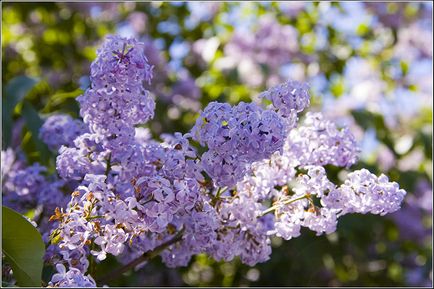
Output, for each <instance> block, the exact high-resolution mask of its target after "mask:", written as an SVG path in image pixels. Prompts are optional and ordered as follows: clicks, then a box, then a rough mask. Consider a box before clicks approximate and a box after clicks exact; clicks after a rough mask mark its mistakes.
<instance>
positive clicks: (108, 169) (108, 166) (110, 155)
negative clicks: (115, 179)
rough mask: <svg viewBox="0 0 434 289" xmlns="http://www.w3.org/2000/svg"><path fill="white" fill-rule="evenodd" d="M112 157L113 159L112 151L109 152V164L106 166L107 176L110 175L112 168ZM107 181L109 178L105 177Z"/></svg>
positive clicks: (105, 173)
mask: <svg viewBox="0 0 434 289" xmlns="http://www.w3.org/2000/svg"><path fill="white" fill-rule="evenodd" d="M111 159H112V153H109V156H108V159H107V165H106V167H105V172H104V175H106V177H108V174H109V172H110V170H111V168H112V166H111ZM105 182H106V183H107V178H106V179H105Z"/></svg>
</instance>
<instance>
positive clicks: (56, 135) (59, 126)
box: [39, 114, 87, 150]
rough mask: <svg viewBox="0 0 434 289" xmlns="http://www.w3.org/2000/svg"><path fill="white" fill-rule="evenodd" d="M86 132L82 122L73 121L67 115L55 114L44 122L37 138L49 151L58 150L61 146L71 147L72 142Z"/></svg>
mask: <svg viewBox="0 0 434 289" xmlns="http://www.w3.org/2000/svg"><path fill="white" fill-rule="evenodd" d="M86 130H87V128H86V126H85V125H84V124H83V122H81V121H79V120H74V119H72V117H71V116H69V115H65V114H56V115H52V116H50V117H49V118H47V120H46V121H45V122H44V124H43V125H42V127H41V129H40V131H39V138H40V139H41V140H42V141H44V142H45V143H46V144H47V145H48V147H50V148H51V149H53V150H58V149H59V148H60V147H61V146H62V145H64V146H67V147H70V146H73V145H74V140H75V139H76V138H77V137H78V136H80V135H82V134H83V133H85V132H86Z"/></svg>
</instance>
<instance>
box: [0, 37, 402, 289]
mask: <svg viewBox="0 0 434 289" xmlns="http://www.w3.org/2000/svg"><path fill="white" fill-rule="evenodd" d="M151 78H152V68H151V67H150V66H149V64H148V63H147V61H146V57H145V56H144V54H143V44H142V43H139V42H137V41H135V40H132V39H125V38H121V37H117V36H113V37H109V38H108V39H107V41H106V42H105V43H104V45H103V46H102V47H101V48H100V49H99V50H98V57H97V59H96V60H95V62H94V63H93V64H92V66H91V80H92V87H91V88H89V89H88V90H87V91H86V92H85V93H84V94H83V95H82V96H80V97H79V99H78V100H79V102H80V105H81V116H82V117H83V121H84V122H83V123H81V122H78V121H75V120H72V119H71V118H69V117H65V116H62V117H59V118H58V120H59V121H58V122H56V121H55V120H56V118H54V117H51V118H49V119H48V120H47V122H46V124H45V125H44V126H43V128H42V130H41V137H42V138H43V139H44V140H46V141H47V143H48V144H49V145H50V147H52V148H57V147H59V146H61V147H60V149H59V156H58V158H57V162H56V165H57V172H58V175H59V176H60V177H61V180H60V179H58V178H57V177H56V178H53V179H51V180H49V179H48V177H46V176H43V173H44V172H45V170H44V168H43V167H41V166H39V165H37V164H35V165H32V166H30V167H28V168H24V166H23V165H22V164H20V162H14V160H13V158H12V156H11V154H10V152H9V151H7V152H5V153H3V152H2V177H3V179H4V181H5V182H4V184H3V187H4V188H7V191H6V194H5V197H6V199H7V200H11V203H13V200H20V198H22V200H24V198H23V197H25V196H31V198H30V199H29V201H31V200H32V198H33V199H34V198H36V199H38V200H39V202H42V203H44V205H45V204H48V205H47V206H48V207H49V208H52V206H53V204H55V202H59V204H62V202H61V201H60V200H64V199H65V198H68V199H69V202H68V203H67V204H65V205H62V206H59V208H55V210H54V208H52V209H51V210H54V214H52V215H51V217H49V220H50V226H46V227H45V230H46V232H45V234H46V236H47V235H48V233H49V235H50V238H49V239H50V243H51V244H50V246H49V248H48V250H47V256H45V260H47V261H49V262H53V263H57V265H56V268H57V270H58V271H59V273H58V274H55V275H54V276H53V278H52V281H51V283H50V285H53V286H95V285H96V284H95V281H94V280H93V279H92V277H91V276H90V275H86V273H87V272H88V271H89V267H90V266H91V265H90V263H89V260H94V261H95V262H96V263H99V262H101V261H102V260H104V259H105V258H106V257H107V255H108V254H111V255H113V256H117V258H118V259H119V261H120V262H121V263H124V264H126V263H128V262H131V261H133V260H135V259H136V258H138V257H139V256H142V255H143V254H144V253H145V252H148V251H150V250H154V249H156V248H159V252H160V251H161V246H166V247H164V249H165V250H162V251H161V252H160V253H159V254H160V255H161V257H162V260H163V261H164V262H165V263H166V264H167V266H169V267H176V266H186V265H187V264H188V262H189V260H190V258H191V257H192V256H193V255H196V254H199V253H206V254H208V255H210V256H212V257H213V258H215V259H216V260H225V261H229V260H232V259H233V258H234V257H236V256H239V257H240V259H241V261H242V262H243V263H245V264H248V265H254V264H256V263H258V262H264V261H266V260H268V259H269V258H270V254H271V251H272V248H271V245H270V244H271V239H270V238H271V237H273V236H278V237H282V238H284V239H287V240H288V239H291V238H295V237H297V236H299V235H300V229H301V227H307V228H309V229H311V230H313V231H315V232H317V233H318V234H323V233H331V232H333V231H335V230H336V225H337V220H338V218H339V217H340V216H342V215H344V214H348V213H368V212H369V213H373V214H381V215H384V214H386V213H390V212H394V211H396V210H398V209H399V207H400V204H401V202H402V200H403V197H404V195H405V191H403V190H401V189H399V187H398V184H396V183H394V182H389V180H388V179H387V177H386V176H384V175H382V176H380V177H376V176H375V175H373V174H371V173H369V172H368V171H367V170H360V171H355V172H353V173H350V174H348V177H347V179H346V180H345V182H344V183H343V184H342V185H340V186H337V185H335V184H333V183H332V182H331V181H329V180H328V178H327V175H326V171H325V169H324V167H323V166H324V165H327V164H329V165H335V166H341V167H349V166H350V165H352V164H354V163H355V162H356V160H357V153H358V150H357V148H356V147H357V146H356V142H355V139H354V137H353V136H352V135H351V133H350V132H349V131H348V130H347V129H345V128H343V129H342V130H339V129H338V128H337V127H336V126H335V125H334V124H333V123H332V122H330V121H328V120H326V119H325V118H324V117H323V116H322V115H321V114H320V113H315V114H310V113H308V114H307V115H306V117H305V119H304V122H302V123H301V124H300V125H299V126H298V127H296V126H297V121H298V117H299V116H298V115H297V114H298V113H300V112H302V111H303V110H304V109H305V108H306V107H307V106H308V105H309V94H308V90H307V86H306V85H304V84H301V83H298V82H291V81H290V82H287V83H285V84H283V85H279V86H277V87H275V88H271V89H270V90H268V91H266V92H264V93H263V94H262V96H263V97H265V98H267V99H269V100H270V101H271V102H272V105H270V106H268V107H267V108H264V107H263V106H261V105H260V104H256V103H239V104H238V105H235V106H230V105H229V104H225V103H217V102H212V103H210V104H209V105H208V106H207V107H206V108H205V109H204V110H203V112H201V113H200V116H199V117H198V119H197V122H196V124H195V125H194V127H193V128H192V130H191V132H190V133H187V134H185V135H182V134H180V133H175V134H174V135H162V136H161V138H162V139H163V142H157V141H155V140H152V139H151V138H150V134H149V132H148V131H147V130H146V129H144V128H137V127H135V125H137V124H142V123H144V122H146V121H147V120H148V119H150V118H152V116H153V113H154V112H153V109H154V101H153V100H152V98H151V97H150V95H149V92H147V91H146V90H145V89H144V88H143V83H144V82H149V81H150V80H151ZM68 128H73V130H72V131H71V133H63V132H66V131H68ZM50 134H52V135H53V136H54V138H48V137H47V136H48V135H50ZM74 136H75V137H74ZM193 141H197V142H199V144H200V145H201V146H203V147H206V148H207V150H206V152H205V153H203V154H199V153H198V152H197V150H196V149H195V147H194V146H193V144H194V142H193ZM3 164H4V165H5V167H6V170H5V171H4V170H3ZM24 176H25V177H24ZM48 182H49V183H50V185H49V186H48V185H47V183H48ZM39 189H40V190H39ZM64 191H67V192H68V195H65V194H64V193H63V192H64ZM56 194H57V196H55V195H56ZM51 196H52V197H51ZM315 199H318V200H319V202H315ZM53 200H55V201H54V203H53ZM265 204H272V205H271V206H270V205H268V206H267V205H265ZM318 204H319V205H318ZM47 219H48V218H47ZM174 236H176V238H177V239H176V240H175V241H173V240H174V239H173V238H174ZM47 239H48V238H47ZM165 244H168V245H165ZM65 265H67V267H68V270H67V269H66V268H65Z"/></svg>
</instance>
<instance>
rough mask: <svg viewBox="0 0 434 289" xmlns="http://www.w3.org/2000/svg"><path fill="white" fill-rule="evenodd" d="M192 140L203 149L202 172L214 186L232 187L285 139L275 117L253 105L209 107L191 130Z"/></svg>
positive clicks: (279, 120) (281, 123)
mask: <svg viewBox="0 0 434 289" xmlns="http://www.w3.org/2000/svg"><path fill="white" fill-rule="evenodd" d="M192 134H193V139H195V140H197V141H199V142H200V144H201V145H203V146H207V147H208V148H209V151H207V152H206V153H205V154H204V155H203V156H202V162H203V166H204V169H205V171H206V172H207V173H208V174H209V175H210V176H211V177H212V179H213V180H214V181H215V183H216V185H218V186H233V185H235V184H236V182H237V181H238V180H240V179H241V178H242V176H243V175H244V174H245V173H246V171H247V166H248V164H250V163H252V162H255V161H259V160H261V159H264V158H267V157H269V156H270V155H271V154H272V153H273V152H275V151H277V150H280V149H281V148H282V146H283V141H284V139H285V134H286V130H285V126H284V122H283V120H282V118H281V117H279V115H278V114H277V113H275V112H273V111H270V110H264V109H262V108H261V107H259V106H258V105H256V104H254V103H244V102H241V103H239V104H238V105H236V106H234V107H231V106H230V105H229V104H227V103H217V102H212V103H210V104H209V105H208V106H207V107H206V108H205V110H204V111H203V112H202V113H201V115H200V117H199V118H198V119H197V121H196V124H195V125H194V127H193V128H192Z"/></svg>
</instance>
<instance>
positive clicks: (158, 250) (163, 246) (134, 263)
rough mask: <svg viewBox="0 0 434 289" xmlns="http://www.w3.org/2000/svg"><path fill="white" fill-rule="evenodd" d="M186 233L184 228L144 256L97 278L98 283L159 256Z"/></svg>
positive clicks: (103, 282) (102, 282)
mask: <svg viewBox="0 0 434 289" xmlns="http://www.w3.org/2000/svg"><path fill="white" fill-rule="evenodd" d="M183 233H184V228H182V229H181V230H180V231H178V233H176V235H175V236H174V237H173V238H172V239H170V240H169V241H167V242H165V243H163V244H161V245H159V246H157V247H156V248H155V249H154V250H151V251H147V252H145V253H144V254H143V255H142V256H140V257H138V258H137V259H134V260H133V261H131V262H129V263H128V264H126V265H124V266H123V267H120V268H118V269H116V270H114V271H112V272H110V273H109V274H107V275H105V276H103V277H102V278H98V279H97V283H99V284H105V283H106V282H108V281H110V280H112V279H115V278H117V277H119V276H120V275H122V274H123V273H125V272H127V271H128V270H130V269H132V268H134V267H136V266H137V265H139V264H141V263H143V262H145V261H147V260H150V259H152V258H154V257H155V256H158V255H159V254H160V253H161V252H162V251H164V250H165V249H167V247H169V246H170V245H173V244H175V243H176V242H178V241H180V240H181V239H182V234H183Z"/></svg>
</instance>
